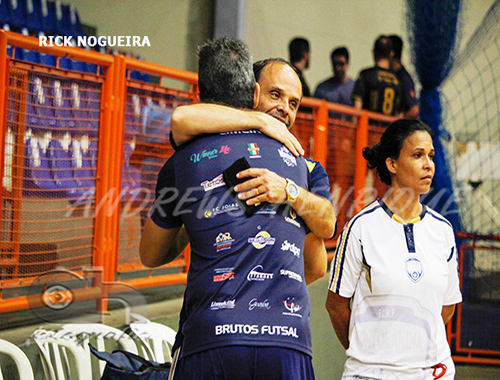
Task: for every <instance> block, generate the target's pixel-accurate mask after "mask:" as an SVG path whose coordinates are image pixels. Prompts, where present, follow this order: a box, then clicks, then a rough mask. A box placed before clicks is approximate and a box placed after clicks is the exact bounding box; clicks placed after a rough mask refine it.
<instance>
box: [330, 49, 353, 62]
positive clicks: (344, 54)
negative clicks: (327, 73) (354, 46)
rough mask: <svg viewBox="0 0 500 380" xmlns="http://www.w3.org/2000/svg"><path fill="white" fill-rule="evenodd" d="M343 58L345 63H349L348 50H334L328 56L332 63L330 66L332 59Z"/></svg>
mask: <svg viewBox="0 0 500 380" xmlns="http://www.w3.org/2000/svg"><path fill="white" fill-rule="evenodd" d="M339 55H340V56H342V57H345V60H346V62H349V50H347V48H346V47H345V46H341V47H338V48H336V49H333V50H332V52H331V54H330V61H332V66H333V65H334V64H333V57H338V56H339Z"/></svg>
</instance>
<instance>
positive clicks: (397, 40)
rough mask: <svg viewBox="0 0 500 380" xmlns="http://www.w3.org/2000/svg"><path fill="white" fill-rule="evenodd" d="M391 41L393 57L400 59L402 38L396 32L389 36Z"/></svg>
mask: <svg viewBox="0 0 500 380" xmlns="http://www.w3.org/2000/svg"><path fill="white" fill-rule="evenodd" d="M389 38H390V39H391V42H392V49H393V51H394V57H393V58H394V59H396V60H398V61H401V53H402V52H403V40H402V39H401V37H399V36H398V35H397V34H393V35H391V36H389Z"/></svg>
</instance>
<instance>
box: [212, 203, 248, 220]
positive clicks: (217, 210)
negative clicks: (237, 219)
mask: <svg viewBox="0 0 500 380" xmlns="http://www.w3.org/2000/svg"><path fill="white" fill-rule="evenodd" d="M239 210H240V206H239V205H238V203H228V204H224V205H221V206H217V207H212V208H209V209H207V210H205V212H204V214H203V215H204V216H205V218H213V217H215V216H217V215H220V214H224V213H226V212H231V211H239Z"/></svg>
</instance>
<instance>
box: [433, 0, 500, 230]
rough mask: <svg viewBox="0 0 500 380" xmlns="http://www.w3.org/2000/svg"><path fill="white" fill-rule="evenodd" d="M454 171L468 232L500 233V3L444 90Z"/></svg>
mask: <svg viewBox="0 0 500 380" xmlns="http://www.w3.org/2000/svg"><path fill="white" fill-rule="evenodd" d="M442 94H443V98H442V99H443V109H444V111H445V112H444V114H443V125H444V127H445V128H446V129H447V130H448V131H449V132H450V134H451V136H452V139H451V140H450V142H449V143H447V145H446V148H447V149H448V152H451V153H452V157H453V158H452V161H453V162H451V163H450V167H451V168H452V170H453V177H454V179H455V181H456V183H457V185H458V186H457V188H458V191H459V193H460V194H459V197H457V198H458V199H459V200H460V201H459V204H460V215H461V218H462V222H463V225H464V228H465V230H466V231H467V232H474V233H480V234H498V233H500V187H499V185H500V119H499V112H500V0H497V1H495V3H494V4H493V5H492V6H491V8H490V10H489V11H488V12H487V14H486V16H485V17H484V19H483V21H482V23H481V24H480V25H479V26H478V28H477V30H476V31H475V33H474V34H473V35H472V37H471V38H470V40H469V41H468V43H467V45H466V46H465V48H464V49H463V51H462V52H460V54H459V55H458V57H457V58H456V60H455V65H454V68H453V70H452V72H451V73H450V75H449V76H448V79H447V80H446V82H445V83H444V84H443V86H442Z"/></svg>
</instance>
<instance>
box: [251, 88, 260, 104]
mask: <svg viewBox="0 0 500 380" xmlns="http://www.w3.org/2000/svg"><path fill="white" fill-rule="evenodd" d="M259 97H260V86H259V84H258V83H257V82H255V90H254V91H253V108H254V109H255V108H257V106H258V105H259Z"/></svg>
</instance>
